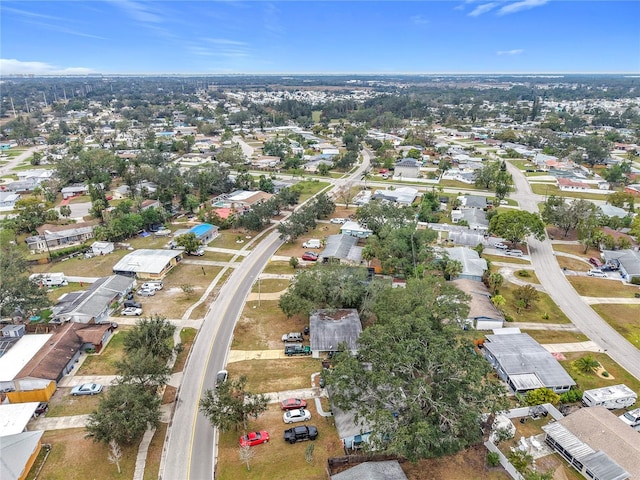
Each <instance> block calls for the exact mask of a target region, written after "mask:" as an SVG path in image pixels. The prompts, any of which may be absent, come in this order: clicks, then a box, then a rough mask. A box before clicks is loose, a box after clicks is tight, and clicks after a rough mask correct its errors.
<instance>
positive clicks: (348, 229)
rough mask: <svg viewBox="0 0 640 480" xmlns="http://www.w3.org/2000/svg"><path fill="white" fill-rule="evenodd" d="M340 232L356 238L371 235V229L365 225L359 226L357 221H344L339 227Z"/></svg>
mask: <svg viewBox="0 0 640 480" xmlns="http://www.w3.org/2000/svg"><path fill="white" fill-rule="evenodd" d="M340 233H341V234H342V235H349V236H351V237H356V238H367V237H370V236H371V235H373V230H369V229H368V228H366V227H363V226H361V225H360V224H359V223H358V222H351V221H349V222H345V223H343V224H342V227H340Z"/></svg>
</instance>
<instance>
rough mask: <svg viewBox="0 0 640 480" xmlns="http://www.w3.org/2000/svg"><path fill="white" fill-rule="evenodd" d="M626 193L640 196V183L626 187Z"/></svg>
mask: <svg viewBox="0 0 640 480" xmlns="http://www.w3.org/2000/svg"><path fill="white" fill-rule="evenodd" d="M624 193H630V194H631V195H634V196H636V197H638V196H640V183H633V184H631V185H627V186H625V187H624Z"/></svg>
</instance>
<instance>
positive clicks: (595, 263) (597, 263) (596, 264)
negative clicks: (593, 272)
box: [589, 257, 603, 268]
mask: <svg viewBox="0 0 640 480" xmlns="http://www.w3.org/2000/svg"><path fill="white" fill-rule="evenodd" d="M589 263H590V264H591V265H593V266H594V267H596V268H600V267H602V265H603V263H602V260H600V259H599V258H596V257H591V258H590V259H589Z"/></svg>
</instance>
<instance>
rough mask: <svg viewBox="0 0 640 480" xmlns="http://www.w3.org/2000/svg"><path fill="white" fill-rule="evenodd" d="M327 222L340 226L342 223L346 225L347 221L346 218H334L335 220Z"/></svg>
mask: <svg viewBox="0 0 640 480" xmlns="http://www.w3.org/2000/svg"><path fill="white" fill-rule="evenodd" d="M329 222H331V223H337V224H338V225H342V224H343V223H347V219H346V218H340V217H336V218H332V219H331V220H329Z"/></svg>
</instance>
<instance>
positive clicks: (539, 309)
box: [499, 283, 570, 323]
mask: <svg viewBox="0 0 640 480" xmlns="http://www.w3.org/2000/svg"><path fill="white" fill-rule="evenodd" d="M517 288H520V287H519V286H518V285H514V284H513V283H505V284H504V285H503V286H501V287H500V289H499V290H500V295H502V296H503V297H504V298H505V300H506V301H507V303H506V304H504V305H503V306H502V307H501V308H502V310H503V311H504V313H505V314H507V315H509V316H510V317H511V318H513V321H514V322H536V323H570V320H569V319H568V318H567V316H566V315H565V314H564V313H563V312H562V310H560V308H559V307H558V306H557V305H556V304H555V302H554V301H553V300H552V299H551V297H550V296H549V295H547V294H546V293H543V292H538V293H539V295H540V299H539V300H538V301H537V302H535V303H533V305H532V306H531V307H530V308H529V309H521V310H520V312H519V313H518V309H517V308H516V300H515V294H514V292H515V290H516V289H517Z"/></svg>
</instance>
